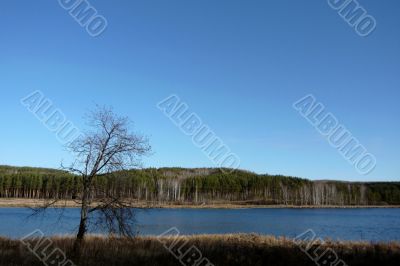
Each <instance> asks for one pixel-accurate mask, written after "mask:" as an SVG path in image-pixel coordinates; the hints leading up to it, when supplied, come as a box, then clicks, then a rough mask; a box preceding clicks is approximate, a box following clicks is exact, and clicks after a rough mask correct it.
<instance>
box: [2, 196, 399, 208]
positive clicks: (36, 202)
mask: <svg viewBox="0 0 400 266" xmlns="http://www.w3.org/2000/svg"><path fill="white" fill-rule="evenodd" d="M44 203H46V201H45V200H43V199H18V198H0V208H1V207H6V208H16V207H38V206H41V205H43V204H44ZM132 206H134V207H138V208H193V209H241V208H271V209H274V208H295V209H302V208H307V209H314V208H315V209H318V208H400V206H398V205H377V206H375V205H369V206H361V205H360V206H335V205H323V206H319V205H315V206H311V205H307V206H298V205H264V204H255V203H254V202H253V201H232V202H229V201H213V202H208V203H206V204H191V203H189V202H186V203H174V202H169V203H159V202H152V201H137V200H135V201H133V202H132ZM53 207H66V208H78V207H80V204H79V202H76V201H74V200H60V201H59V202H57V203H56V204H55V205H54V206H53Z"/></svg>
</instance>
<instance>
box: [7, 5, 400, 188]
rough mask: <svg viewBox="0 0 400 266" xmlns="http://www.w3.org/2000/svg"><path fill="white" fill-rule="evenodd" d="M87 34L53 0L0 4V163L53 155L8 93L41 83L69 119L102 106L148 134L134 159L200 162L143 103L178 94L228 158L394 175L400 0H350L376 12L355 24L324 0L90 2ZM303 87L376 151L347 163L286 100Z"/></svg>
mask: <svg viewBox="0 0 400 266" xmlns="http://www.w3.org/2000/svg"><path fill="white" fill-rule="evenodd" d="M90 2H91V3H92V4H93V5H94V6H95V7H96V8H97V10H98V11H99V13H101V14H102V15H103V16H104V17H106V18H107V20H108V24H109V25H108V28H107V30H106V32H105V33H104V34H103V35H101V36H100V37H97V38H92V37H90V36H89V35H88V34H87V33H86V31H85V30H84V29H83V28H81V27H80V26H79V25H78V24H77V23H76V22H75V21H74V20H73V19H72V18H71V16H69V14H68V13H67V12H66V11H65V10H63V9H62V8H61V7H60V6H59V5H58V2H57V1H55V0H54V1H50V0H48V1H44V0H42V1H27V0H26V1H22V0H4V1H1V3H0V10H1V13H2V14H1V16H0V25H1V26H0V28H1V36H2V38H1V42H0V51H1V52H0V89H1V98H0V99H1V101H0V121H1V132H0V164H9V165H27V166H44V167H58V166H59V165H60V161H61V160H62V159H64V161H68V160H70V159H71V158H70V156H69V154H68V153H66V152H65V151H64V150H63V147H62V146H61V145H60V143H59V142H58V141H57V139H56V138H55V137H54V134H52V133H51V132H49V131H48V130H47V129H46V128H45V127H44V126H43V125H42V124H41V123H40V122H39V121H37V120H36V119H35V118H34V116H33V115H32V114H31V113H29V112H28V111H27V110H26V109H25V108H24V107H23V106H22V105H21V104H20V99H21V98H22V97H24V96H25V95H26V94H28V93H30V92H31V91H33V90H41V91H43V92H44V93H45V94H46V96H47V97H48V98H50V99H51V100H52V101H53V102H54V104H55V105H56V106H57V107H59V108H60V109H61V110H62V111H63V112H64V113H65V114H66V115H67V117H68V118H69V119H70V120H72V121H73V122H74V123H75V124H77V125H80V126H81V125H82V122H83V120H82V116H83V114H84V113H85V111H86V110H87V109H88V108H91V107H93V104H94V103H98V104H108V105H112V106H114V108H115V110H116V111H117V112H118V113H120V114H123V115H127V116H129V117H130V118H131V119H132V120H133V121H134V122H135V129H136V130H138V131H140V132H142V133H144V134H146V135H149V136H150V139H151V144H152V146H153V150H154V155H153V156H151V157H149V158H145V159H144V166H147V167H150V166H156V167H160V166H182V167H212V166H213V163H212V162H211V161H210V160H209V159H208V158H207V157H206V156H205V155H204V154H203V153H202V151H201V150H199V149H198V148H196V147H195V146H194V145H193V144H192V142H191V140H190V138H189V137H187V136H186V135H184V134H183V133H181V131H180V130H179V129H178V128H177V127H176V126H175V125H174V124H172V123H171V121H170V120H168V119H167V118H166V117H165V116H164V115H163V114H162V113H161V112H160V110H158V109H157V108H156V103H157V102H158V101H160V100H161V99H163V98H165V97H167V96H168V95H170V94H171V93H175V94H177V95H179V96H180V97H181V98H182V100H184V101H185V102H186V103H187V104H188V105H189V106H190V109H191V110H192V111H194V112H196V113H197V114H198V115H199V116H200V117H201V118H202V119H203V120H204V121H205V122H206V123H207V124H208V125H209V126H210V127H211V128H212V129H213V130H214V131H215V132H216V134H217V135H218V136H220V137H221V139H223V140H224V141H225V143H226V144H227V145H228V146H229V147H230V148H231V149H232V151H234V152H235V153H236V154H238V156H239V157H240V158H241V168H244V169H248V170H251V171H255V172H258V173H271V174H285V175H293V176H301V177H306V178H311V179H341V180H377V181H382V180H397V181H398V180H400V164H399V162H400V160H399V159H400V154H399V151H398V150H399V146H400V145H399V144H400V140H399V136H400V134H399V133H400V125H399V122H398V121H399V114H400V105H399V96H400V73H399V71H400V51H399V49H400V30H399V28H400V2H399V1H397V0H386V1H375V0H368V1H367V0H364V1H359V2H361V3H362V5H363V6H364V7H365V8H366V10H367V11H368V13H369V14H371V15H373V16H374V17H375V18H376V20H377V28H376V31H375V32H373V34H372V35H371V36H368V37H366V38H363V37H360V36H358V35H357V34H356V33H355V32H354V30H353V29H352V28H351V27H350V26H348V25H347V23H346V22H345V21H343V20H342V18H341V17H340V16H339V15H338V14H337V12H335V11H334V10H332V9H331V8H330V7H329V5H328V4H327V1H325V0H311V1H295V0H291V1H289V0H274V1H266V0H254V1H243V0H241V1H237V0H218V1H215V0H203V1H186V0H185V1H183V0H181V1H177V0H168V1H161V0H157V1H132V0H120V1H108V0H98V1H95V0H91V1H90ZM309 93H312V94H314V95H315V96H316V97H317V98H318V100H319V101H321V102H322V103H324V104H325V105H326V107H327V109H328V110H329V111H330V112H332V113H333V114H335V115H336V117H337V118H338V119H339V120H340V122H341V123H343V124H344V125H346V126H347V128H348V129H349V130H350V131H351V132H352V133H353V135H354V136H356V137H357V138H358V139H359V140H360V141H361V143H362V144H364V146H366V147H367V149H368V150H369V151H370V152H371V153H373V154H374V155H375V156H376V158H377V168H376V169H375V171H373V172H372V173H371V174H369V175H368V176H361V175H359V174H358V173H357V172H356V170H355V169H354V167H353V166H352V165H351V164H349V163H348V162H347V161H346V160H344V159H343V158H342V157H341V155H340V154H339V153H338V152H337V150H335V149H333V148H332V147H331V146H329V144H328V143H327V142H326V140H324V139H323V138H322V137H321V136H320V135H319V133H318V132H317V131H316V130H315V129H314V128H313V127H312V126H310V125H309V124H308V123H307V121H306V120H304V119H303V118H302V117H301V116H300V115H299V114H298V113H297V112H296V111H294V110H293V108H292V103H293V102H294V101H296V100H297V99H299V98H301V97H303V96H304V95H306V94H309Z"/></svg>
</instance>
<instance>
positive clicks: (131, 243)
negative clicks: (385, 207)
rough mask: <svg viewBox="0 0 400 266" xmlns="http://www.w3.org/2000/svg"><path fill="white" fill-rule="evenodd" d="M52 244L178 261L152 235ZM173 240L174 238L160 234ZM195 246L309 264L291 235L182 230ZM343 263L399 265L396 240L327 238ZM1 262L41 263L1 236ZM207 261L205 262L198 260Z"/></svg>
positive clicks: (120, 258) (222, 258) (117, 258)
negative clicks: (194, 233) (371, 241)
mask: <svg viewBox="0 0 400 266" xmlns="http://www.w3.org/2000/svg"><path fill="white" fill-rule="evenodd" d="M52 240H53V241H54V245H55V246H56V247H58V248H60V249H61V250H63V251H65V252H66V254H67V256H68V258H69V259H71V260H72V261H73V262H74V263H75V264H76V265H80V266H85V265H86V266H92V265H93V266H94V265H98V266H102V265H104V266H105V265H107V266H111V265H149V266H156V265H157V266H158V265H160V266H161V265H162V266H169V265H171V266H172V265H174V266H178V265H182V264H181V263H180V262H179V260H177V259H176V258H175V257H174V256H173V255H172V254H170V253H169V251H168V250H166V249H165V248H164V246H163V245H162V243H160V242H159V241H158V239H157V238H156V237H138V238H135V239H124V238H108V237H102V236H89V237H87V238H86V240H85V242H84V243H83V246H82V251H81V256H77V255H76V254H74V253H73V252H72V250H73V243H74V239H73V238H72V237H53V238H52ZM163 240H165V241H167V242H169V243H172V241H173V239H172V238H163ZM180 240H181V241H182V240H188V241H189V243H188V244H187V246H186V247H187V248H188V247H190V246H191V245H195V246H196V247H198V248H199V249H200V250H201V252H202V253H203V256H204V257H206V258H208V259H209V260H210V261H211V262H212V263H213V264H214V265H241V266H242V265H251V266H258V265H260V266H261V265H263V266H264V265H274V266H275V265H276V266H280V265H296V266H302V265H310V266H311V265H312V266H315V265H316V264H315V263H314V262H313V261H311V260H310V258H308V257H307V255H306V254H304V253H303V252H302V251H301V250H300V249H299V248H298V247H297V246H296V245H295V243H294V242H293V241H292V240H290V239H285V238H275V237H269V236H259V235H242V234H237V235H199V236H182V237H180ZM328 247H331V248H332V249H333V250H335V251H336V252H337V254H338V256H339V258H341V259H343V260H344V261H345V262H346V263H347V265H354V266H355V265H380V266H383V265H398V262H399V261H400V243H388V244H384V243H379V244H369V243H363V242H357V243H356V242H327V243H326V244H325V245H324V248H328ZM0 265H4V266H14V265H15V266H16V265H32V266H36V265H43V264H42V263H41V262H40V261H39V260H38V259H37V258H36V257H34V256H33V255H32V254H31V253H30V252H29V251H28V250H27V249H26V247H24V246H23V245H22V244H21V243H20V242H19V241H18V240H9V239H4V238H0ZM201 266H205V265H201Z"/></svg>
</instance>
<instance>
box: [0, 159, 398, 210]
mask: <svg viewBox="0 0 400 266" xmlns="http://www.w3.org/2000/svg"><path fill="white" fill-rule="evenodd" d="M80 187H81V181H80V177H79V176H75V175H72V174H70V173H67V172H65V171H60V170H56V169H47V168H34V167H13V166H0V197H3V198H62V199H74V198H77V197H79V196H80V195H79V193H78V191H80ZM93 194H94V196H95V197H96V198H101V197H104V195H105V194H108V195H110V194H111V195H119V196H122V197H126V198H132V199H137V200H141V201H151V202H158V203H163V204H204V203H207V204H210V203H211V204H212V203H213V202H226V203H236V204H260V205H261V204H263V205H277V204H279V205H281V204H283V205H305V206H325V205H338V206H344V205H346V206H347V205H349V206H351V205H366V206H367V205H400V182H343V181H329V180H323V181H322V180H321V181H310V180H307V179H303V178H297V177H289V176H282V175H266V174H265V175H260V174H256V173H253V172H249V171H244V170H232V171H231V170H230V169H224V170H222V169H217V168H190V169H188V168H159V169H155V168H149V169H142V170H129V171H122V172H115V173H113V174H111V175H102V176H98V177H97V178H96V180H95V185H94V187H93Z"/></svg>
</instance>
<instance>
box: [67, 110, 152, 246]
mask: <svg viewBox="0 0 400 266" xmlns="http://www.w3.org/2000/svg"><path fill="white" fill-rule="evenodd" d="M87 123H88V126H89V127H90V130H89V131H87V132H85V133H84V134H82V135H81V136H80V137H79V138H77V139H76V140H74V141H73V142H72V143H70V144H69V145H68V149H69V150H70V151H71V152H72V153H73V154H74V155H75V158H76V159H75V161H74V163H72V164H71V165H70V166H69V167H64V166H63V168H64V169H65V170H67V171H69V172H72V173H75V174H78V175H79V176H80V177H81V181H82V188H81V191H77V193H76V194H77V197H78V201H79V204H80V206H81V211H80V223H79V229H78V233H77V236H76V238H77V241H79V242H80V241H81V240H82V239H83V238H84V236H85V234H86V233H87V231H88V225H89V222H93V223H94V224H96V225H101V226H103V227H105V228H107V229H108V231H109V232H110V233H115V234H121V235H131V234H132V226H131V225H132V219H133V217H134V213H133V209H132V204H131V200H129V199H124V198H123V197H122V196H120V194H119V193H117V194H115V193H110V191H107V190H106V191H103V192H102V193H100V196H99V195H98V194H99V193H97V195H95V193H94V192H95V191H97V190H96V188H95V178H96V177H97V176H100V175H107V176H108V177H111V178H120V176H119V173H121V171H122V170H125V169H130V168H135V167H138V166H140V158H141V157H142V156H143V155H146V154H148V153H149V152H150V150H151V147H150V145H149V142H148V139H147V138H146V137H143V136H141V135H139V134H136V133H132V132H131V131H130V130H129V128H130V121H129V120H128V118H126V117H120V116H118V115H116V114H115V113H114V112H113V110H112V109H110V108H106V107H97V108H96V110H95V111H93V112H91V113H90V114H89V115H88V116H87ZM91 214H93V215H91ZM91 219H93V221H90V220H91Z"/></svg>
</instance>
